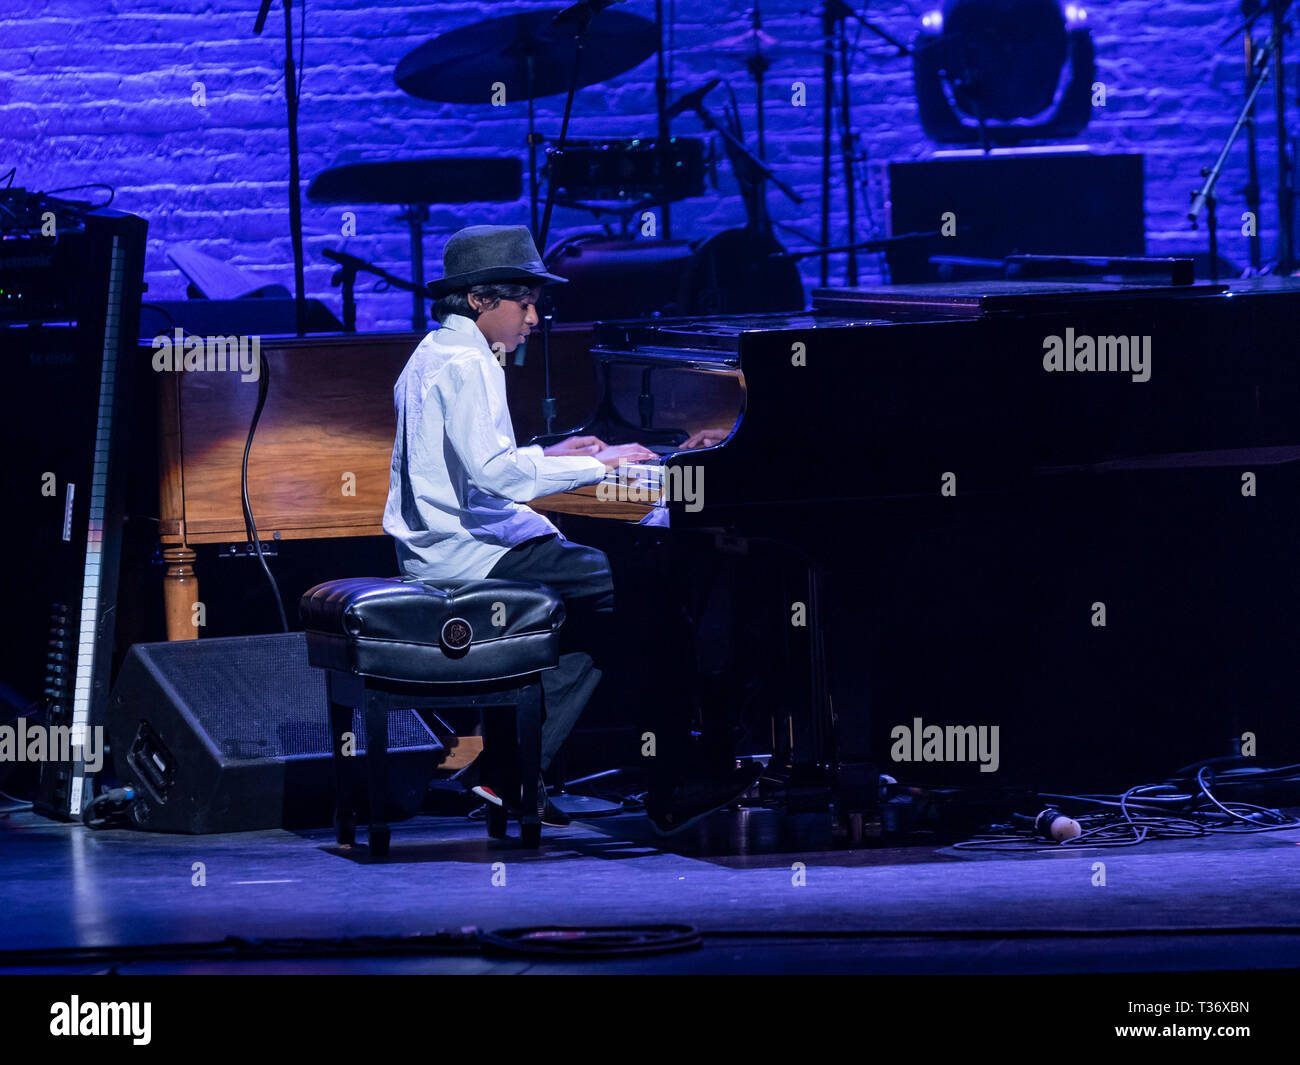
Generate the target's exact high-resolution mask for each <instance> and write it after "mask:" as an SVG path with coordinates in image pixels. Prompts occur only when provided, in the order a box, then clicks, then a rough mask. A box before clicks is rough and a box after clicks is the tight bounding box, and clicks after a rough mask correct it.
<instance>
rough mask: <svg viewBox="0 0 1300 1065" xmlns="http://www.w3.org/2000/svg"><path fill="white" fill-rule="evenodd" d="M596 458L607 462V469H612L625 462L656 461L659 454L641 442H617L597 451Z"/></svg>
mask: <svg viewBox="0 0 1300 1065" xmlns="http://www.w3.org/2000/svg"><path fill="white" fill-rule="evenodd" d="M596 458H598V459H600V461H601V462H603V463H604V464H605V469H607V470H612V469H614V468H615V467H617V466H621V465H622V464H623V463H625V462H645V461H651V462H654V461H656V460H658V458H659V456H658V455H656V454H655V453H654V452H653V451H650V450H648V449H647V448H644V447H642V446H641V445H640V444H616V445H615V446H614V447H607V448H604V449H602V450H601V451H598V452H596Z"/></svg>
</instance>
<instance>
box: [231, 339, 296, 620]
mask: <svg viewBox="0 0 1300 1065" xmlns="http://www.w3.org/2000/svg"><path fill="white" fill-rule="evenodd" d="M258 358H259V359H260V360H261V373H260V374H259V376H258V381H257V406H256V407H255V408H254V410H253V422H252V424H251V425H249V427H248V439H247V440H245V441H244V461H243V464H242V466H241V467H240V473H239V500H240V503H241V504H242V505H243V508H244V532H245V535H246V536H247V537H248V542H249V543H251V544H252V545H253V550H254V551H255V552H256V553H257V561H258V562H260V563H261V565H262V572H263V573H265V574H266V579H267V582H268V583H269V584H270V585H271V594H272V595H273V596H274V597H275V606H276V609H277V610H278V611H279V612H280V631H281V632H288V631H289V620H288V618H287V617H285V613H284V600H283V599H282V598H281V597H280V586H279V585H278V584H276V583H275V578H274V577H273V576H272V575H271V567H270V566H268V565H267V564H266V556H265V555H263V554H262V541H261V540H260V539H258V536H257V523H256V522H254V521H253V508H252V505H251V504H250V503H249V501H248V453H249V451H251V450H252V448H253V435H254V434H255V433H256V432H257V423H258V421H259V420H260V419H261V417H262V408H263V407H265V406H266V396H267V393H268V392H269V391H270V388H271V366H270V363H268V362H267V359H266V356H265V355H264V354H263V353H262V352H261V350H260V348H259V350H258Z"/></svg>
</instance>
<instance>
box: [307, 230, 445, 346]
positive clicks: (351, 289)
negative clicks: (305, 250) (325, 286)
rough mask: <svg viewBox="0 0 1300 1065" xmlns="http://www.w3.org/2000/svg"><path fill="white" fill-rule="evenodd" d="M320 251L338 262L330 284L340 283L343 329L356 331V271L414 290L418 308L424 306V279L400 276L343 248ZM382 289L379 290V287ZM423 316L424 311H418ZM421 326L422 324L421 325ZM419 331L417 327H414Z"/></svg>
mask: <svg viewBox="0 0 1300 1065" xmlns="http://www.w3.org/2000/svg"><path fill="white" fill-rule="evenodd" d="M321 254H322V255H323V256H325V258H327V259H329V260H330V261H331V262H336V263H338V264H339V268H338V269H337V270H335V271H334V274H333V276H331V277H330V287H331V288H337V287H339V286H340V285H341V286H342V287H343V331H344V332H345V333H355V332H356V331H357V301H356V295H355V289H356V283H357V274H359V273H364V274H374V275H375V276H376V277H378V278H379V279H380V280H381V281H382V282H384V284H386V285H387V286H389V287H390V288H399V289H402V290H403V291H406V292H410V293H413V294H414V295H415V297H416V302H417V303H418V304H419V305H420V309H421V312H423V309H424V300H425V299H427V298H428V292H427V290H426V289H425V287H424V281H423V280H420V281H419V282H418V283H416V282H411V281H406V280H403V279H402V278H400V277H396V276H394V275H393V274H390V273H389V272H388V271H387V270H384V269H383V268H382V267H378V266H375V265H373V264H371V263H368V262H366V260H365V259H360V258H358V257H357V256H355V255H349V254H348V253H347V252H344V251H334V250H333V249H332V248H325V249H323V250H322V251H321ZM381 291H382V290H381ZM421 317H422V318H423V313H421ZM421 328H422V327H421ZM415 331H416V332H419V331H420V330H419V329H417V330H415Z"/></svg>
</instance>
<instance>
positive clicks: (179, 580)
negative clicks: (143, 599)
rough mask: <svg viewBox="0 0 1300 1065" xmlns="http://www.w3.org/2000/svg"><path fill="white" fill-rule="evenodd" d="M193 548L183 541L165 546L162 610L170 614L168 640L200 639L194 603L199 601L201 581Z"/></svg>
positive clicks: (167, 615)
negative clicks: (195, 621) (195, 567)
mask: <svg viewBox="0 0 1300 1065" xmlns="http://www.w3.org/2000/svg"><path fill="white" fill-rule="evenodd" d="M196 558H198V555H196V554H195V552H194V550H193V549H192V548H190V547H186V546H185V545H184V544H182V545H181V546H179V547H165V548H163V562H165V563H166V565H167V572H166V574H165V575H164V577H163V609H164V612H165V613H166V617H167V639H169V640H197V639H198V638H199V630H198V626H197V625H195V624H194V604H195V603H197V602H199V580H198V578H197V577H196V576H195V575H194V560H195V559H196Z"/></svg>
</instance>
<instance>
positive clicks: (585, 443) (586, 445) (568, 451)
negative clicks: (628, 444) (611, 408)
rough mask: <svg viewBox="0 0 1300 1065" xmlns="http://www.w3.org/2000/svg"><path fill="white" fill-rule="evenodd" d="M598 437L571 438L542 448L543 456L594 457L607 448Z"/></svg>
mask: <svg viewBox="0 0 1300 1065" xmlns="http://www.w3.org/2000/svg"><path fill="white" fill-rule="evenodd" d="M608 446H609V445H607V444H606V443H605V441H603V440H602V439H600V437H598V436H571V437H569V439H568V440H561V441H560V442H559V443H558V444H552V445H551V446H550V447H547V448H542V454H543V455H595V454H597V453H598V452H601V451H604V450H605V448H606V447H608Z"/></svg>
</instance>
